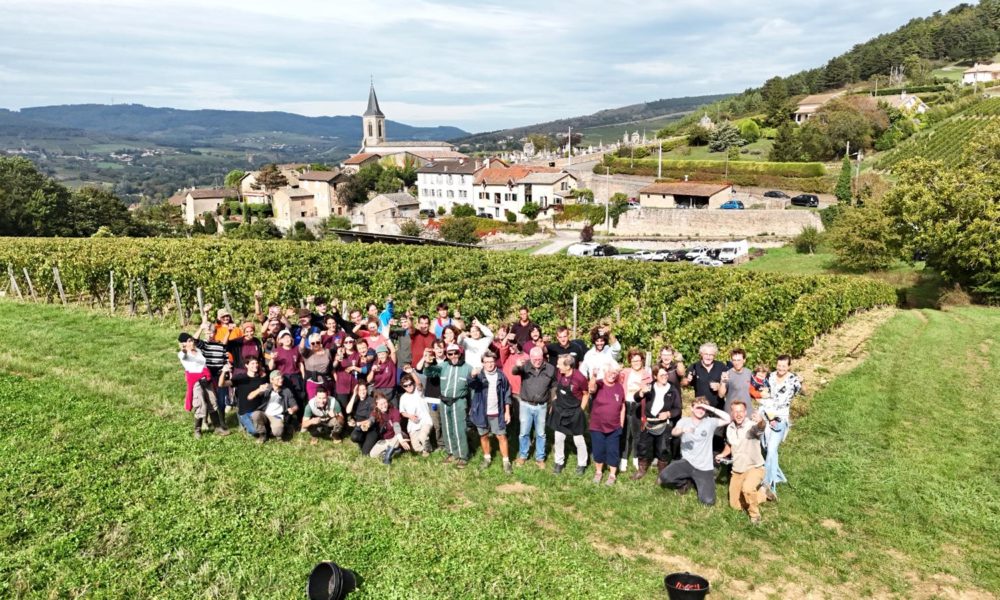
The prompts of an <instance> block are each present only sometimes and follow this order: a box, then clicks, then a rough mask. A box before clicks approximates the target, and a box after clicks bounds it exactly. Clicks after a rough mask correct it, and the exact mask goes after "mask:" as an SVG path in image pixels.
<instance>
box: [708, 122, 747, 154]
mask: <svg viewBox="0 0 1000 600" xmlns="http://www.w3.org/2000/svg"><path fill="white" fill-rule="evenodd" d="M743 144H744V142H743V138H741V137H740V132H739V130H738V129H736V126H735V125H733V124H732V123H730V122H729V121H726V122H724V123H721V124H720V125H719V126H718V127H716V128H715V131H713V132H712V135H711V136H710V137H709V140H708V149H709V150H710V151H712V152H724V151H726V150H728V149H729V148H730V146H742V145H743Z"/></svg>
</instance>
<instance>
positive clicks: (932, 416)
mask: <svg viewBox="0 0 1000 600" xmlns="http://www.w3.org/2000/svg"><path fill="white" fill-rule="evenodd" d="M0 334H2V335H3V337H4V339H5V340H7V344H5V345H4V348H3V349H2V350H0V406H2V408H3V415H4V420H3V422H2V424H0V597H77V596H79V597H93V598H104V597H150V598H151V597H157V598H166V597H170V598H202V597H204V598H214V597H224V598H233V597H243V598H294V597H301V594H302V589H303V585H304V582H305V576H306V574H307V573H308V571H309V569H310V568H311V566H312V565H313V564H314V563H315V562H317V561H319V560H336V561H338V562H340V563H342V564H344V565H347V566H350V567H351V568H354V569H356V570H357V571H358V572H359V573H360V574H361V576H362V577H363V578H364V582H363V586H362V589H361V592H360V593H359V594H358V597H367V598H431V597H433V598H479V597H504V598H513V597H532V598H555V597H559V598H580V597H600V598H642V597H663V589H662V577H663V575H664V574H665V573H666V572H669V571H673V570H678V569H690V570H693V571H696V572H700V573H703V574H705V575H707V576H708V577H709V578H710V579H711V580H712V583H713V587H714V589H715V593H713V597H740V598H744V597H759V598H765V597H771V596H774V597H791V596H805V595H810V594H811V595H813V596H815V597H824V596H828V597H846V596H857V595H866V596H869V595H878V594H882V593H887V594H891V595H897V596H899V597H907V598H914V597H924V598H930V597H933V596H934V595H935V594H936V595H948V594H949V593H950V592H954V591H955V590H964V591H965V592H966V593H969V594H975V595H979V596H980V597H990V594H996V593H1000V558H998V554H997V552H996V550H997V549H998V543H997V540H998V539H1000V517H998V515H1000V499H998V498H1000V486H998V483H997V474H998V473H1000V464H998V459H997V453H996V444H995V434H994V430H995V429H996V425H997V424H998V423H1000V419H998V417H1000V408H998V406H1000V404H998V400H1000V396H998V392H997V391H996V390H998V389H1000V375H998V373H1000V312H998V311H996V310H990V309H981V308H969V309H962V310H955V311H952V312H947V313H943V312H934V311H920V312H914V311H908V312H902V313H900V314H899V315H898V316H896V317H894V318H893V319H892V320H891V321H889V323H887V324H886V325H884V326H883V327H882V328H881V329H880V330H879V332H878V333H877V335H876V336H875V338H874V339H873V340H872V342H871V344H870V347H869V351H870V357H869V358H868V359H867V361H865V362H864V363H863V364H862V365H861V366H860V367H858V368H857V369H855V370H854V371H852V372H850V373H848V374H847V375H844V376H841V377H839V378H838V379H836V380H835V381H834V382H833V383H832V384H830V385H829V386H828V387H827V388H825V389H824V390H823V391H821V392H819V393H818V394H816V395H815V396H813V397H812V398H810V400H809V402H810V409H809V412H808V414H807V415H806V416H805V417H803V418H802V419H800V420H799V422H797V423H796V426H795V427H794V428H793V430H792V434H791V437H790V439H789V441H788V442H787V444H786V445H785V446H783V448H782V449H783V452H782V455H783V457H784V458H783V464H784V467H785V471H786V473H787V474H788V475H789V478H790V479H791V481H792V484H793V486H794V487H793V488H791V489H789V488H782V491H781V500H780V503H779V504H777V505H769V506H767V507H766V508H765V512H764V519H765V522H764V525H763V526H762V527H760V528H751V527H749V526H748V524H747V522H746V519H745V517H744V516H742V515H740V514H738V513H736V512H735V511H731V510H730V509H728V508H727V507H725V506H717V507H715V508H713V509H708V510H706V509H704V508H702V507H701V506H699V505H698V504H697V502H696V500H695V499H694V498H693V497H691V495H688V496H685V497H680V498H679V497H677V496H675V495H673V494H672V493H666V492H663V491H661V490H659V489H656V488H655V486H654V485H653V483H652V481H651V480H649V479H647V480H644V481H642V482H640V483H639V484H636V483H632V482H627V481H623V482H621V483H620V484H619V485H618V486H616V487H615V488H612V489H609V488H606V487H604V486H600V487H596V486H593V485H592V484H591V483H590V482H589V477H588V478H587V479H577V478H575V477H573V476H572V475H568V474H565V473H564V474H563V475H562V476H561V477H559V478H557V477H554V476H553V475H552V474H551V473H549V472H544V473H543V472H539V471H537V470H536V469H535V468H534V467H531V468H528V469H524V470H521V471H517V472H515V475H514V476H513V477H506V476H504V475H503V473H502V472H501V470H500V469H499V468H493V469H492V470H491V471H489V472H487V473H485V474H480V473H478V472H477V471H476V469H475V468H474V467H475V466H476V459H474V460H473V464H472V467H473V468H470V469H468V470H466V471H464V472H458V471H455V470H454V469H447V468H445V467H443V466H442V465H441V464H439V462H438V460H433V459H431V460H423V459H419V458H412V457H410V458H404V459H401V460H399V461H397V462H396V463H395V464H394V465H393V467H392V468H391V470H387V469H386V468H385V467H383V466H382V465H381V464H380V463H378V462H376V461H374V460H371V459H363V458H361V457H359V456H358V455H357V452H356V451H355V449H354V447H353V445H349V444H344V445H340V446H332V445H330V446H320V447H310V446H308V445H307V444H306V443H305V442H304V440H296V441H295V442H292V443H289V444H268V445H266V446H264V447H258V446H257V445H255V444H253V443H252V442H251V441H250V440H248V439H246V438H244V437H242V436H238V435H234V436H231V437H229V438H225V439H218V438H213V437H212V436H207V437H206V438H205V439H203V440H201V441H199V442H196V441H194V440H193V439H191V434H190V429H191V428H190V421H189V420H188V418H187V416H186V415H185V414H184V413H183V411H182V410H181V398H182V380H181V376H180V368H179V366H178V365H177V364H176V357H175V356H174V347H175V343H174V337H175V332H172V331H171V330H169V329H166V328H164V327H162V326H160V325H158V324H154V323H149V322H145V321H139V320H131V321H130V320H124V319H110V318H106V317H102V316H97V315H95V314H94V313H92V312H88V311H84V310H79V309H70V310H64V309H61V308H58V307H52V306H28V305H20V304H14V303H10V302H0ZM495 467H496V466H495ZM722 492H724V490H723V489H722V488H720V497H722V496H721V493H722ZM973 597H975V596H973Z"/></svg>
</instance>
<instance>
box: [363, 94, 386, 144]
mask: <svg viewBox="0 0 1000 600" xmlns="http://www.w3.org/2000/svg"><path fill="white" fill-rule="evenodd" d="M361 121H362V123H361V127H362V132H361V139H362V144H361V150H362V151H364V150H365V148H367V147H369V146H378V145H379V144H381V143H382V142H384V141H385V114H383V113H382V109H381V108H379V106H378V96H376V95H375V82H374V81H372V83H371V86H370V87H369V88H368V109H367V110H365V114H364V115H362V119H361Z"/></svg>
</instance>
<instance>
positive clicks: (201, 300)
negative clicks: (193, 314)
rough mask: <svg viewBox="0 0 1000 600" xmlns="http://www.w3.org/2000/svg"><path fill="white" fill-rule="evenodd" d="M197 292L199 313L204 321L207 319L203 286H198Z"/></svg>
mask: <svg viewBox="0 0 1000 600" xmlns="http://www.w3.org/2000/svg"><path fill="white" fill-rule="evenodd" d="M195 293H196V294H197V295H198V314H200V315H201V320H202V321H207V320H208V319H206V318H205V298H204V296H203V295H202V292H201V288H197V289H196V290H195Z"/></svg>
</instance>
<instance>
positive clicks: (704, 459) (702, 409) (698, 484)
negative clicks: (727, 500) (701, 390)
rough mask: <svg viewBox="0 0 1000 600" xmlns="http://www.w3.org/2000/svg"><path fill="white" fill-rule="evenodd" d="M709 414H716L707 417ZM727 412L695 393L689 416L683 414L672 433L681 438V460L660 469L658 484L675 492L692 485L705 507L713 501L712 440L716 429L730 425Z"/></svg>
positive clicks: (713, 468) (680, 491) (683, 490)
mask: <svg viewBox="0 0 1000 600" xmlns="http://www.w3.org/2000/svg"><path fill="white" fill-rule="evenodd" d="M707 413H712V414H714V415H716V417H717V418H716V417H706V414H707ZM729 423H730V418H729V415H727V414H726V413H724V412H722V411H721V410H719V409H717V408H715V407H713V406H709V404H708V399H706V398H705V397H704V396H698V397H697V398H695V399H694V404H693V405H692V406H691V416H690V417H683V418H681V420H680V421H678V422H677V426H676V427H674V429H673V431H672V432H671V433H672V434H673V435H675V436H679V437H680V438H681V459H680V460H675V461H674V462H672V463H670V465H669V466H667V468H666V469H664V470H663V471H661V472H660V477H659V482H660V485H662V486H665V487H672V488H675V489H676V490H677V493H678V494H684V493H687V491H688V490H689V489H690V488H691V484H692V483H693V484H694V487H695V489H696V490H697V492H698V500H700V501H701V503H702V504H704V505H706V506H711V505H713V504H715V463H714V461H713V457H712V441H713V440H714V438H715V430H716V429H718V428H719V427H724V426H726V425H729Z"/></svg>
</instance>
